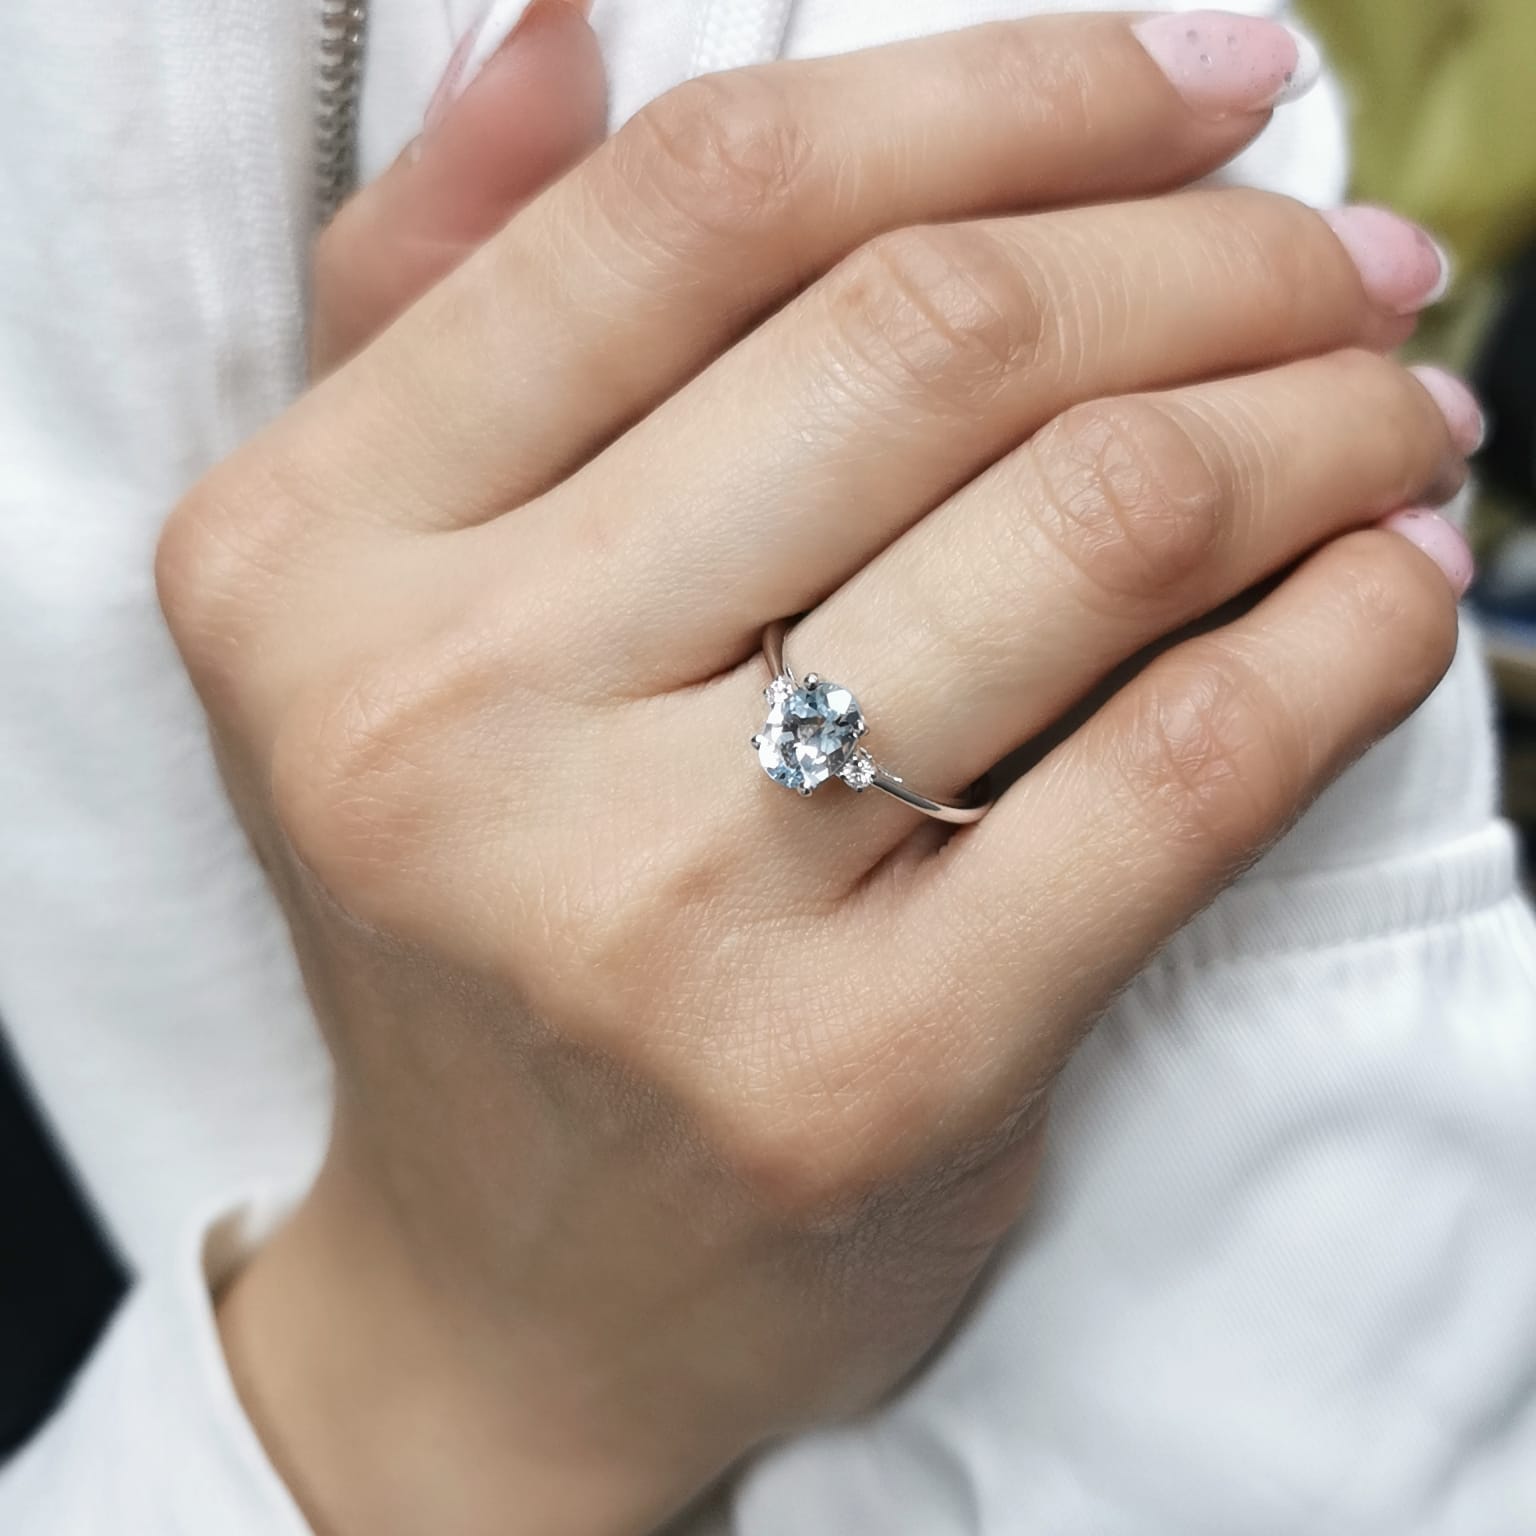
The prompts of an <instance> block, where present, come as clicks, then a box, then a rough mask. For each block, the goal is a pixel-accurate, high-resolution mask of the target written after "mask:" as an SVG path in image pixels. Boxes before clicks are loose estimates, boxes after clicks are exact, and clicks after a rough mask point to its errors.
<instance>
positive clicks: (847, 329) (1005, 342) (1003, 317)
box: [826, 225, 1049, 417]
mask: <svg viewBox="0 0 1536 1536" xmlns="http://www.w3.org/2000/svg"><path fill="white" fill-rule="evenodd" d="M1045 288H1046V283H1045V281H1044V279H1043V277H1042V276H1040V275H1039V274H1037V273H1034V272H1032V271H1031V270H1030V268H1029V266H1028V264H1027V263H1025V262H1023V261H1021V260H1020V259H1019V257H1018V256H1017V255H1016V254H1015V253H1013V252H1011V251H1009V250H1007V249H1005V247H1004V246H1003V245H1002V243H1001V242H1000V241H999V240H998V239H997V237H996V236H995V235H993V234H991V233H989V232H988V231H986V230H985V229H984V228H982V227H980V226H974V225H973V226H962V225H946V226H928V227H916V228H907V229H900V230H895V231H893V232H891V233H890V234H885V235H881V236H878V237H877V238H876V239H874V240H871V241H870V242H868V244H866V245H865V246H863V247H862V248H861V249H860V250H859V251H857V252H856V253H855V254H854V255H853V256H852V257H850V258H849V259H848V260H847V261H846V262H844V263H843V265H842V267H840V268H839V269H838V271H837V272H836V273H835V274H834V276H833V277H832V278H831V279H830V280H829V282H828V284H827V285H826V302H827V304H828V307H829V310H830V320H831V325H832V331H833V336H834V338H835V344H836V346H837V347H838V349H839V351H840V352H841V353H843V354H845V355H846V356H847V358H848V359H849V360H850V361H851V363H852V365H853V371H854V373H855V375H859V376H863V377H864V379H865V386H864V387H866V388H867V387H870V386H873V388H874V389H875V390H876V391H878V392H879V393H880V394H882V395H884V394H887V393H889V392H891V391H892V390H895V391H897V392H899V393H910V392H915V393H916V394H917V395H918V396H919V398H920V399H921V400H922V402H923V404H924V406H925V407H928V408H934V407H937V408H939V409H949V410H952V411H954V412H955V413H956V414H959V415H962V416H965V417H969V416H970V415H971V413H973V412H974V411H976V410H977V409H978V408H983V407H985V406H986V405H987V404H988V403H989V402H990V401H991V400H992V399H994V398H995V397H996V396H997V394H998V393H999V392H1000V391H1001V390H1002V389H1003V388H1004V386H1005V385H1006V384H1007V382H1008V381H1009V379H1010V377H1011V376H1012V375H1013V374H1015V373H1016V371H1017V370H1018V369H1019V367H1020V366H1021V364H1023V363H1024V362H1025V361H1026V360H1027V359H1028V358H1029V357H1030V356H1031V355H1032V354H1033V353H1034V352H1035V351H1036V350H1037V349H1038V347H1039V344H1040V338H1041V330H1042V326H1043V324H1044V319H1043V317H1044V316H1045V315H1047V314H1048V313H1049V302H1048V299H1047V297H1046V295H1045V292H1044V290H1045Z"/></svg>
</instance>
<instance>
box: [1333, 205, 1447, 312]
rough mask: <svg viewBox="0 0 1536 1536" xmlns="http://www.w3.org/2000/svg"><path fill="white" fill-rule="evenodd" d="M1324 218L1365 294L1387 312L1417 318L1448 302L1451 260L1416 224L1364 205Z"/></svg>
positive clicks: (1343, 209) (1338, 211)
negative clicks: (1361, 284)
mask: <svg viewBox="0 0 1536 1536" xmlns="http://www.w3.org/2000/svg"><path fill="white" fill-rule="evenodd" d="M1323 217H1324V218H1325V219H1326V220H1327V221H1328V224H1329V226H1330V228H1332V230H1333V232H1334V234H1336V235H1337V236H1338V237H1339V242H1340V244H1342V245H1343V247H1344V249H1345V250H1346V251H1348V252H1349V254H1350V257H1351V258H1352V259H1353V261H1354V263H1355V265H1356V266H1357V267H1358V268H1359V269H1360V280H1361V281H1362V282H1363V283H1364V284H1365V291H1366V292H1367V293H1368V294H1369V295H1370V296H1371V299H1372V300H1373V301H1374V302H1375V303H1377V304H1380V305H1381V306H1382V307H1383V308H1384V309H1390V310H1391V311H1392V312H1393V313H1394V314H1399V315H1412V314H1417V313H1418V311H1419V310H1421V309H1426V308H1428V306H1429V305H1431V304H1438V303H1439V302H1440V300H1441V299H1443V298H1444V297H1445V293H1446V290H1447V289H1448V288H1449V287H1450V286H1451V262H1450V258H1449V257H1448V256H1447V255H1446V254H1445V252H1444V251H1443V250H1442V249H1441V248H1440V247H1439V246H1438V245H1437V244H1436V243H1435V242H1434V240H1432V239H1431V238H1430V236H1429V234H1428V233H1427V232H1426V231H1425V230H1423V229H1420V228H1419V226H1418V225H1417V224H1415V223H1413V222H1412V221H1410V220H1408V219H1405V218H1403V217H1401V216H1400V215H1399V214H1395V213H1390V212H1388V210H1387V209H1385V208H1373V207H1370V206H1369V205H1368V204H1363V203H1360V204H1355V205H1354V206H1352V207H1349V208H1335V209H1333V211H1332V212H1330V213H1325V214H1324V215H1323Z"/></svg>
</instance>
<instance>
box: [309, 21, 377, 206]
mask: <svg viewBox="0 0 1536 1536" xmlns="http://www.w3.org/2000/svg"><path fill="white" fill-rule="evenodd" d="M367 36H368V0H320V51H319V60H318V66H317V69H316V74H315V202H316V210H315V211H316V217H317V220H318V223H319V225H320V226H321V227H323V226H324V225H326V224H328V223H329V222H330V220H331V216H332V215H333V214H334V213H335V212H336V210H337V209H338V208H339V207H340V206H341V205H342V203H343V202H344V201H345V200H346V197H347V194H348V193H349V192H350V191H351V190H352V187H353V184H354V183H355V181H356V179H357V117H358V101H359V98H360V97H361V95H362V85H363V49H364V45H365V43H366V40H367Z"/></svg>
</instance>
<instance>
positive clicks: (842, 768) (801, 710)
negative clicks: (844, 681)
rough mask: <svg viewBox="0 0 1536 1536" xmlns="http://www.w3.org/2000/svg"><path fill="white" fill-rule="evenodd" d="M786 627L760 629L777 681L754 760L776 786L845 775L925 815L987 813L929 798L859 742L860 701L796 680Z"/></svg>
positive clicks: (857, 786)
mask: <svg viewBox="0 0 1536 1536" xmlns="http://www.w3.org/2000/svg"><path fill="white" fill-rule="evenodd" d="M788 628H789V625H788V623H787V622H786V621H784V620H782V619H780V620H778V621H777V622H775V623H773V624H770V625H769V626H768V627H767V629H765V630H764V631H763V657H764V659H765V660H766V661H767V663H768V670H769V672H770V673H771V674H772V681H771V682H770V683H769V684H768V686H767V687H766V688H765V689H763V698H764V699H766V700H767V703H768V718H767V720H766V721H765V722H764V724H763V728H762V730H761V731H759V732H758V734H757V735H755V736H754V737H753V738H752V748H753V750H754V751H755V752H756V753H757V760H758V762H759V763H761V764H762V768H763V772H764V773H766V774H767V775H768V777H769V778H770V779H772V780H773V782H774V783H775V784H783V785H784V786H785V787H786V788H788V789H793V790H795V791H796V792H797V793H798V794H802V795H809V794H810V793H811V792H812V791H813V790H814V789H815V788H816V787H817V785H819V784H825V783H826V782H827V780H828V779H834V778H835V779H841V780H842V781H843V783H844V784H846V785H847V786H848V787H849V788H850V789H854V790H859V791H863V790H866V789H879V790H884V792H885V793H886V794H888V795H891V796H893V797H894V798H895V799H897V800H900V801H901V803H902V804H903V805H909V806H911V807H912V809H913V810H914V811H921V812H922V813H923V815H924V816H932V817H933V819H934V820H935V821H949V822H955V823H957V824H960V825H964V824H965V823H967V822H972V821H980V820H981V818H982V817H983V816H985V815H986V814H987V812H988V811H989V810H990V809H991V807H992V802H991V801H990V800H968V801H965V802H962V803H958V804H957V803H954V802H951V801H947V800H930V799H929V798H928V796H927V795H920V794H918V793H917V791H916V790H913V789H908V788H907V786H906V785H905V784H903V783H902V781H901V780H900V779H899V778H898V777H897V776H896V775H895V774H894V773H888V772H887V771H886V770H885V769H884V768H881V767H880V766H879V765H878V764H877V763H876V762H875V760H874V758H872V757H871V756H870V755H869V753H868V752H866V751H865V750H864V748H863V747H861V746H860V745H859V744H858V742H859V738H860V737H861V736H862V735H863V734H864V733H865V731H867V730H868V729H869V725H868V723H867V722H866V721H865V719H864V711H863V710H861V709H860V708H859V702H858V700H857V699H855V698H854V696H853V695H852V694H851V693H850V692H849V691H848V690H847V689H846V688H844V687H842V686H841V685H839V684H837V683H829V682H828V681H827V680H826V678H824V677H821V676H819V675H818V674H817V673H815V672H807V673H806V674H805V677H804V678H803V679H802V680H801V681H800V682H798V683H797V682H796V681H795V674H794V673H793V672H792V671H790V669H789V667H788V666H787V665H786V664H785V661H784V635H785V632H786V631H787V630H788Z"/></svg>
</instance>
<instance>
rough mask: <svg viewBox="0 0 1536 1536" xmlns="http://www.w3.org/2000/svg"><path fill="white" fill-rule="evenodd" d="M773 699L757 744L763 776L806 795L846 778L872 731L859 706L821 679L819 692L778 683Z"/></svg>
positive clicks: (770, 693)
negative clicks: (859, 746)
mask: <svg viewBox="0 0 1536 1536" xmlns="http://www.w3.org/2000/svg"><path fill="white" fill-rule="evenodd" d="M767 698H768V719H767V720H766V721H765V722H764V724H763V729H762V732H761V734H760V735H759V736H758V737H757V738H756V741H757V760H758V762H760V763H761V764H762V765H763V772H764V773H766V774H767V775H768V777H769V778H770V779H772V780H773V781H774V782H775V783H777V784H783V785H785V786H787V787H788V788H790V789H794V790H798V791H799V792H800V793H801V794H809V793H810V792H811V791H812V790H813V789H815V788H816V786H817V785H818V784H825V783H826V781H827V780H828V779H830V778H833V777H834V776H836V775H838V774H841V773H842V771H843V769H844V768H845V767H846V766H847V765H848V763H849V760H850V759H851V758H852V757H853V755H854V751H855V748H856V746H857V743H858V739H859V737H860V736H862V735H863V734H864V732H865V730H866V729H867V727H866V726H865V723H864V714H863V711H862V710H860V708H859V703H858V700H857V699H855V698H854V696H853V695H852V694H851V693H849V691H848V690H847V689H846V688H843V687H840V686H839V685H838V684H837V683H829V682H826V681H825V680H824V679H820V678H818V679H817V680H816V682H815V683H814V685H813V686H806V685H804V684H793V683H791V682H789V681H788V680H787V679H784V678H777V679H775V681H774V682H773V683H772V684H771V685H770V686H769V688H768V692H767Z"/></svg>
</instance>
